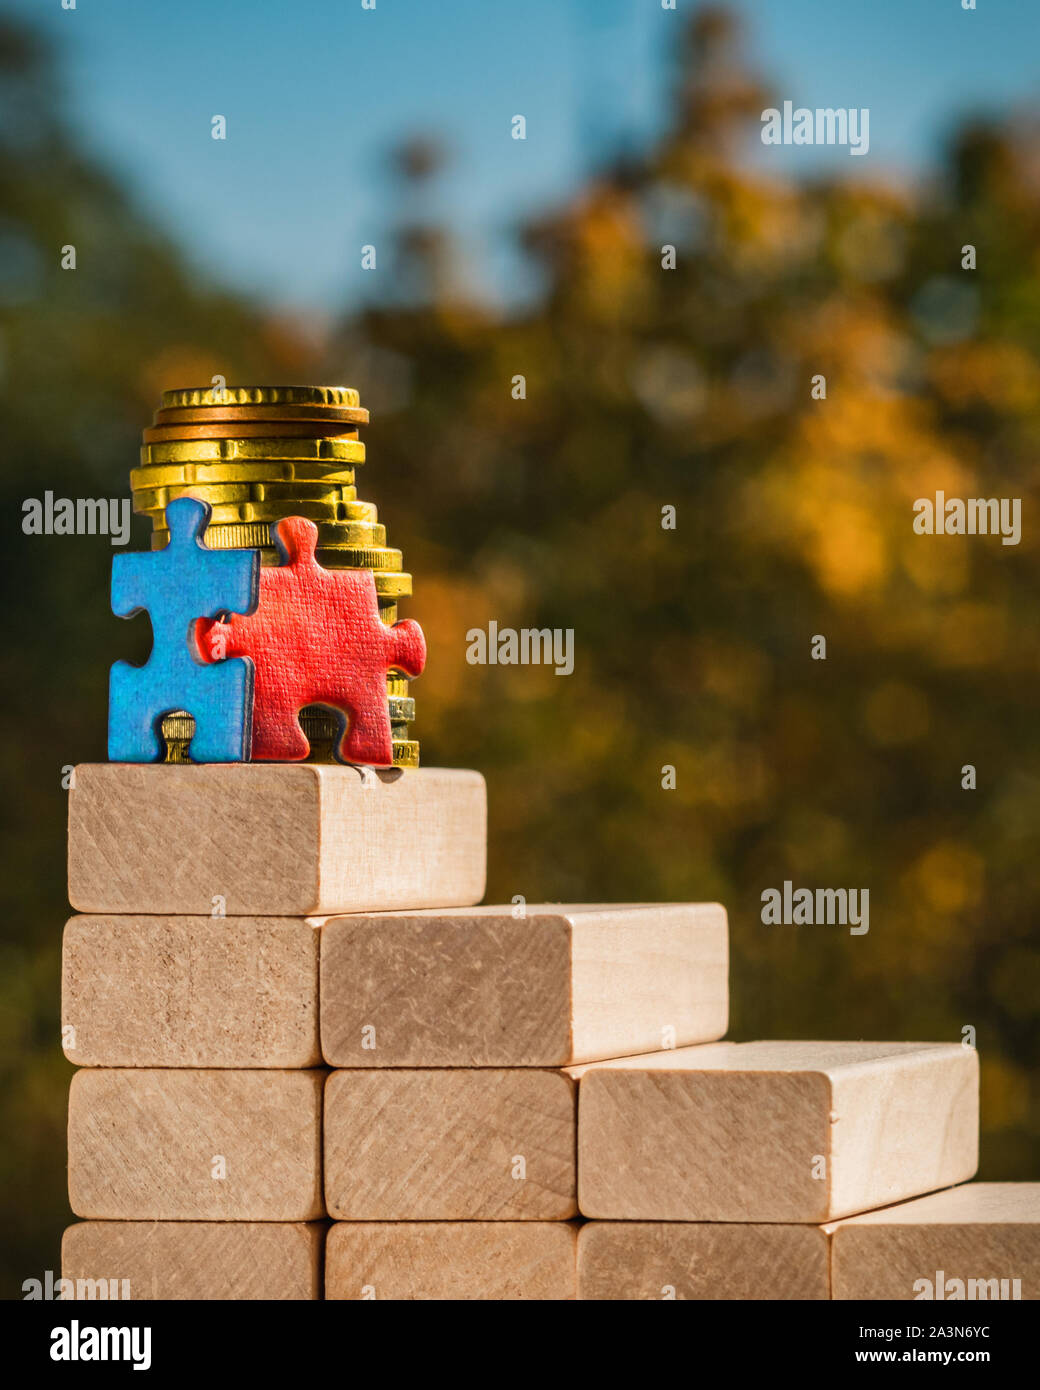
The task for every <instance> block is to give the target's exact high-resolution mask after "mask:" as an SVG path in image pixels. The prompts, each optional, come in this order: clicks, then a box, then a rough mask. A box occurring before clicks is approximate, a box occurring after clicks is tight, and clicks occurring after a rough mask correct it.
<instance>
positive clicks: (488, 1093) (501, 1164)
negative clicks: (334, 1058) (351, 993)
mask: <svg viewBox="0 0 1040 1390" xmlns="http://www.w3.org/2000/svg"><path fill="white" fill-rule="evenodd" d="M575 1090H576V1088H575V1085H574V1082H573V1081H572V1080H571V1079H570V1077H568V1076H565V1075H564V1074H563V1073H562V1072H558V1071H556V1072H554V1071H535V1070H527V1071H524V1070H521V1069H517V1070H514V1071H505V1070H498V1069H487V1070H481V1071H471V1070H462V1069H459V1070H447V1071H406V1070H399V1071H335V1072H333V1073H332V1074H331V1075H330V1076H329V1079H328V1084H327V1086H326V1090H325V1199H326V1203H327V1205H328V1209H329V1214H330V1216H335V1217H338V1218H340V1219H341V1220H346V1221H563V1220H565V1219H566V1218H567V1217H570V1216H573V1215H574V1214H575V1212H576V1211H577V1207H576V1205H575V1196H574V1183H575V1171H574V1170H575V1164H574V1148H575Z"/></svg>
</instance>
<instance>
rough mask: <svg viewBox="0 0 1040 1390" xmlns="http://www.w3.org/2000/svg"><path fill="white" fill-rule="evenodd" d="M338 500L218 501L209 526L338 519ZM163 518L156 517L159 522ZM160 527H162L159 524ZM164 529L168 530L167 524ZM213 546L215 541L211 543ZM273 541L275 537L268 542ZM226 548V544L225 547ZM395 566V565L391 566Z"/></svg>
mask: <svg viewBox="0 0 1040 1390" xmlns="http://www.w3.org/2000/svg"><path fill="white" fill-rule="evenodd" d="M338 507H339V503H338V502H303V501H300V502H237V503H236V502H229V503H227V504H224V503H220V502H218V503H216V504H215V505H214V507H213V508H212V510H211V511H210V519H209V525H210V527H212V526H229V525H235V524H236V523H238V522H247V523H248V522H255V521H264V522H267V523H268V524H270V523H271V522H272V521H281V520H282V519H283V518H284V517H287V516H302V517H306V518H307V520H308V521H324V522H326V523H328V522H335V521H336V520H338V518H339V511H338ZM159 520H160V518H158V517H157V518H156V522H157V523H158V521H159ZM156 529H160V528H159V526H158V525H157V527H156ZM161 529H163V530H165V529H166V528H165V526H163V527H162V528H161ZM208 529H209V528H208V527H207V530H208ZM210 544H211V545H212V542H210ZM267 544H268V545H271V544H273V538H272V540H270V541H268V542H267ZM224 548H225V549H226V547H224ZM388 568H389V569H393V566H392V565H390V566H388Z"/></svg>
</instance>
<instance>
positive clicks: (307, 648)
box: [196, 516, 426, 767]
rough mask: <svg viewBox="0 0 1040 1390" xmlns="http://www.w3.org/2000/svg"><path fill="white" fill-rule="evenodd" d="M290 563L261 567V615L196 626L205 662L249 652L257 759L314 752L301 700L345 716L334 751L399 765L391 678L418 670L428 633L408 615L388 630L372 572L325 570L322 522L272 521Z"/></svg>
mask: <svg viewBox="0 0 1040 1390" xmlns="http://www.w3.org/2000/svg"><path fill="white" fill-rule="evenodd" d="M276 530H277V538H278V542H279V546H280V548H281V550H282V552H283V556H284V562H283V564H282V565H280V566H279V567H277V568H275V569H262V570H261V571H260V602H259V605H258V607H257V610H256V612H255V613H251V614H249V615H247V616H243V615H240V614H238V613H233V614H231V615H230V618H229V620H228V621H227V622H214V621H212V620H209V619H202V620H200V621H199V623H198V624H197V625H196V639H197V641H198V648H199V651H200V652H202V653H203V655H204V657H205V659H206V660H207V661H218V660H220V659H221V658H223V657H229V656H248V657H252V659H253V665H254V666H255V668H256V677H255V694H254V703H253V751H252V756H253V758H254V759H257V760H260V761H266V762H299V761H300V760H301V759H303V758H305V757H306V756H307V754H308V752H309V751H310V746H309V744H308V742H307V739H306V737H305V736H304V734H303V731H302V730H301V728H300V723H299V719H298V718H297V716H298V715H299V712H300V710H301V709H303V707H304V705H331V706H332V708H333V709H337V710H339V711H341V712H342V713H343V714H345V715H346V716H347V719H348V721H349V722H348V727H347V731H346V733H345V735H344V736H343V737H342V738H341V739H340V744H339V748H338V749H337V756H338V757H339V758H341V759H342V760H343V761H344V762H349V763H367V764H370V765H371V766H373V767H389V766H391V764H392V762H393V750H392V747H391V740H390V714H389V711H388V709H387V703H386V675H387V671H389V670H391V669H393V670H397V671H403V672H404V674H405V675H408V676H417V675H419V673H420V672H421V671H422V669H423V666H424V665H425V664H426V639H425V638H424V637H423V633H422V628H421V627H420V626H419V624H418V623H417V622H414V621H413V620H412V619H411V618H405V619H404V620H403V621H402V622H399V623H395V624H394V625H393V627H388V626H387V624H386V623H384V622H382V621H381V620H380V617H379V603H378V601H377V599H376V585H375V580H374V578H373V577H372V571H371V570H360V569H358V570H327V569H323V568H322V566H321V565H319V564H318V562H317V560H316V559H315V557H314V548H315V546H316V545H317V542H318V530H317V527H316V526H315V525H314V523H313V522H311V521H305V520H304V519H303V518H302V517H299V516H291V517H286V518H285V519H284V520H282V521H280V522H279V523H278V526H277V528H276Z"/></svg>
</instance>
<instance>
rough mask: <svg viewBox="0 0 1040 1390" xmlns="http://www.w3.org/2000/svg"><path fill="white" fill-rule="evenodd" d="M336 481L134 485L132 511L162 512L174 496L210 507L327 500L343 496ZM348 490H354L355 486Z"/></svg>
mask: <svg viewBox="0 0 1040 1390" xmlns="http://www.w3.org/2000/svg"><path fill="white" fill-rule="evenodd" d="M341 491H342V489H340V488H338V487H337V486H336V485H335V483H333V484H331V485H327V484H325V483H185V484H179V485H177V486H175V487H152V488H137V489H135V490H134V511H136V512H146V513H147V512H162V511H164V510H165V509H166V506H167V504H168V503H170V502H172V501H173V499H174V498H175V497H197V498H199V499H200V500H201V501H203V502H208V503H209V504H210V506H211V507H217V506H228V505H229V504H230V503H233V502H238V503H241V502H282V501H286V502H289V503H293V502H330V503H338V502H341V501H344V500H345V499H344V498H343V497H342V496H341ZM348 491H350V492H351V493H353V492H354V491H355V489H354V488H349V489H348Z"/></svg>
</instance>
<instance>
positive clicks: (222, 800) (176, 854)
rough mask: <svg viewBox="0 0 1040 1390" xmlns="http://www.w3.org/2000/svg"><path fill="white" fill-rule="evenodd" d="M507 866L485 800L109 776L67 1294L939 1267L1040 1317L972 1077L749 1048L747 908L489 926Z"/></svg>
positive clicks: (787, 1276) (368, 1288) (580, 1282)
mask: <svg viewBox="0 0 1040 1390" xmlns="http://www.w3.org/2000/svg"><path fill="white" fill-rule="evenodd" d="M484 861H485V805H484V786H483V781H482V779H481V778H480V777H479V776H478V775H477V774H475V773H464V772H445V771H438V770H430V771H425V770H424V771H421V772H405V773H401V772H398V773H388V774H374V773H366V774H362V773H360V772H358V771H357V770H355V769H351V768H344V767H326V766H321V767H318V766H309V765H307V766H304V765H296V766H277V767H275V766H266V767H265V766H263V765H258V764H246V765H242V766H237V767H213V766H210V767H190V766H189V767H182V768H178V767H130V766H126V765H111V766H99V767H85V768H80V769H78V771H77V777H76V785H75V788H74V789H73V791H72V793H71V802H70V897H71V899H72V901H73V904H74V906H75V907H77V908H78V909H80V910H81V912H83V913H86V914H89V915H83V916H79V917H74V918H73V919H72V920H71V922H70V923H69V925H68V927H67V928H66V937H65V950H64V991H63V993H64V1006H63V1013H64V1019H63V1021H64V1026H65V1033H66V1051H67V1054H68V1056H69V1057H70V1059H71V1060H72V1061H74V1062H76V1063H77V1064H79V1065H80V1066H81V1067H83V1068H84V1070H82V1071H80V1072H78V1073H77V1075H76V1077H75V1078H74V1080H73V1085H72V1092H71V1099H70V1117H69V1186H70V1195H71V1201H72V1206H73V1209H74V1211H75V1212H76V1214H77V1215H78V1216H80V1217H83V1218H86V1219H85V1220H84V1221H82V1222H81V1223H80V1224H79V1225H76V1226H73V1227H71V1228H70V1229H69V1231H68V1232H67V1233H66V1237H65V1243H64V1252H63V1273H64V1274H65V1277H66V1278H71V1279H83V1280H98V1279H116V1280H123V1279H127V1280H129V1281H130V1287H131V1296H132V1297H161V1298H176V1297H182V1298H184V1297H196V1298H315V1297H321V1296H325V1297H327V1298H332V1299H365V1298H376V1299H379V1298H382V1299H386V1298H390V1299H407V1298H490V1299H510V1298H528V1299H531V1298H534V1299H570V1298H574V1297H581V1298H588V1299H597V1298H599V1299H603V1298H606V1299H646V1298H673V1297H674V1298H709V1299H714V1298H799V1299H802V1298H828V1297H849V1298H861V1297H868V1298H870V1297H873V1298H882V1297H883V1298H913V1297H917V1296H921V1294H920V1291H919V1289H918V1288H916V1287H915V1283H916V1282H917V1281H919V1280H921V1279H922V1278H925V1279H934V1278H935V1276H936V1274H940V1273H941V1272H943V1271H944V1272H945V1273H944V1274H942V1276H941V1277H943V1278H945V1279H946V1280H947V1281H948V1280H950V1279H957V1278H960V1279H974V1280H984V1281H989V1280H997V1281H1000V1280H1003V1279H1008V1280H1014V1279H1017V1280H1019V1281H1020V1287H1021V1290H1022V1293H1021V1296H1022V1297H1035V1296H1036V1290H1037V1288H1038V1286H1040V1185H1019V1186H1015V1185H986V1184H968V1185H966V1186H962V1187H955V1186H953V1185H954V1184H958V1183H963V1182H964V1180H965V1179H967V1178H970V1177H971V1176H972V1174H973V1173H974V1171H975V1166H976V1157H977V1124H978V1112H977V1058H976V1055H975V1053H974V1052H973V1051H972V1050H971V1049H968V1048H964V1047H960V1046H956V1045H942V1044H936V1045H928V1044H915V1043H905V1044H900V1043H894V1044H870V1043H783V1042H775V1043H771V1042H762V1043H746V1044H733V1043H725V1042H719V1041H717V1040H718V1039H719V1038H721V1037H722V1035H723V1034H724V1033H725V1031H726V1026H727V1012H728V991H727V923H726V917H725V913H724V911H723V909H722V908H721V907H719V906H717V905H711V904H709V905H696V904H667V905H657V906H654V905H631V906H625V905H613V906H582V907H560V906H555V905H553V906H544V907H532V906H525V905H523V904H513V905H508V906H505V907H474V906H472V904H474V903H475V902H477V901H478V900H479V898H480V897H481V896H482V894H483V882H484ZM214 913H216V914H217V915H214ZM221 913H224V914H226V915H220V914H221ZM944 1188H947V1189H951V1190H949V1191H942V1192H936V1194H935V1195H934V1196H922V1195H921V1194H925V1193H928V1192H933V1191H935V1190H936V1189H944ZM875 1209H880V1210H875ZM865 1212H867V1213H869V1214H868V1215H858V1213H865ZM581 1218H587V1219H586V1220H584V1221H583V1220H582V1219H581ZM936 1296H943V1295H941V1294H940V1295H936Z"/></svg>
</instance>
